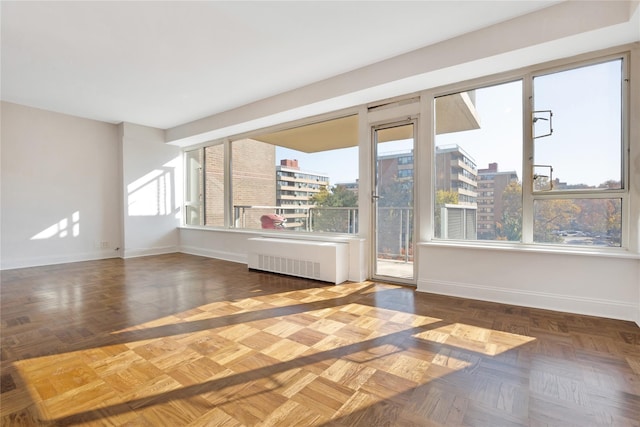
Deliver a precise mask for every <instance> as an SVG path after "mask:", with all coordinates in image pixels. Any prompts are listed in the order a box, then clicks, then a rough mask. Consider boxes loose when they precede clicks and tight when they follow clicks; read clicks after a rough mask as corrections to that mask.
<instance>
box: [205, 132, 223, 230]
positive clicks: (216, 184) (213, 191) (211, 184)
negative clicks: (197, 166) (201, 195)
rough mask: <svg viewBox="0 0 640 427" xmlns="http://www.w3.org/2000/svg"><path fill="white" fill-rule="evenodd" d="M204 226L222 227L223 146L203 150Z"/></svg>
mask: <svg viewBox="0 0 640 427" xmlns="http://www.w3.org/2000/svg"><path fill="white" fill-rule="evenodd" d="M204 157H205V170H204V181H205V198H206V199H205V200H206V203H205V211H206V217H205V225H212V226H217V227H223V226H224V145H222V144H219V145H213V146H211V147H206V148H205V149H204Z"/></svg>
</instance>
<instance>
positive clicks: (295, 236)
mask: <svg viewBox="0 0 640 427" xmlns="http://www.w3.org/2000/svg"><path fill="white" fill-rule="evenodd" d="M178 228H179V229H183V230H198V231H209V232H217V233H233V234H251V235H254V236H264V237H271V238H281V239H292V240H316V241H318V240H320V241H325V242H348V241H350V240H361V239H362V238H361V237H360V236H359V235H357V234H338V233H336V234H324V233H300V232H292V231H289V232H287V231H286V230H268V229H267V230H265V229H255V230H252V229H248V228H224V227H205V226H197V225H182V226H180V227H178Z"/></svg>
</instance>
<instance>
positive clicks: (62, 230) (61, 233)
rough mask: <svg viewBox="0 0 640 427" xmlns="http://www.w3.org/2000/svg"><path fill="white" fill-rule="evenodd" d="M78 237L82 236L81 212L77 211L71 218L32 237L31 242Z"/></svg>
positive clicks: (64, 219) (62, 220)
mask: <svg viewBox="0 0 640 427" xmlns="http://www.w3.org/2000/svg"><path fill="white" fill-rule="evenodd" d="M69 233H71V236H72V237H78V236H79V235H80V211H75V212H74V213H73V214H71V216H70V217H69V218H63V219H61V220H60V221H58V222H57V223H55V224H53V225H52V226H51V227H48V228H45V229H44V230H42V231H41V232H39V233H38V234H36V235H34V236H33V237H31V240H43V239H50V238H52V237H59V238H61V239H62V238H64V237H69V236H70V234H69Z"/></svg>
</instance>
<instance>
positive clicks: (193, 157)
mask: <svg viewBox="0 0 640 427" xmlns="http://www.w3.org/2000/svg"><path fill="white" fill-rule="evenodd" d="M202 156H203V151H202V149H198V150H193V151H187V152H186V153H185V163H186V164H185V175H186V176H185V194H184V223H185V224H186V225H203V224H202V220H203V212H202V211H203V209H202V208H203V206H202V165H203V160H202Z"/></svg>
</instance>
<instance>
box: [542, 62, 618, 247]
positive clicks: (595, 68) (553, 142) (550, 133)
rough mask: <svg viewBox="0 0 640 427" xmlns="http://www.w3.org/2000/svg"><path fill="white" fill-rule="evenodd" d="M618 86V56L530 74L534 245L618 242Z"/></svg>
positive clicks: (610, 243) (606, 243)
mask: <svg viewBox="0 0 640 427" xmlns="http://www.w3.org/2000/svg"><path fill="white" fill-rule="evenodd" d="M622 84H623V61H622V59H614V60H612V61H607V62H603V63H597V64H590V65H586V66H583V67H580V68H572V69H568V70H562V71H558V72H555V73H550V74H544V75H539V76H536V77H534V79H533V99H534V103H533V109H534V111H533V120H532V121H533V140H534V146H533V153H534V160H533V162H534V164H533V180H532V187H533V188H532V190H533V193H534V196H533V199H534V203H533V207H534V216H533V231H534V232H533V240H534V242H538V243H564V244H573V245H602V246H621V245H622V240H621V239H622V234H621V229H622V203H623V200H622V194H621V190H622V189H624V180H623V170H624V168H623V154H622V153H623V145H624V144H623V138H622V136H623V135H622V126H623V115H622V111H623V109H622V106H623V97H622V93H623V90H622ZM616 193H617V194H616ZM612 194H613V195H612Z"/></svg>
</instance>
